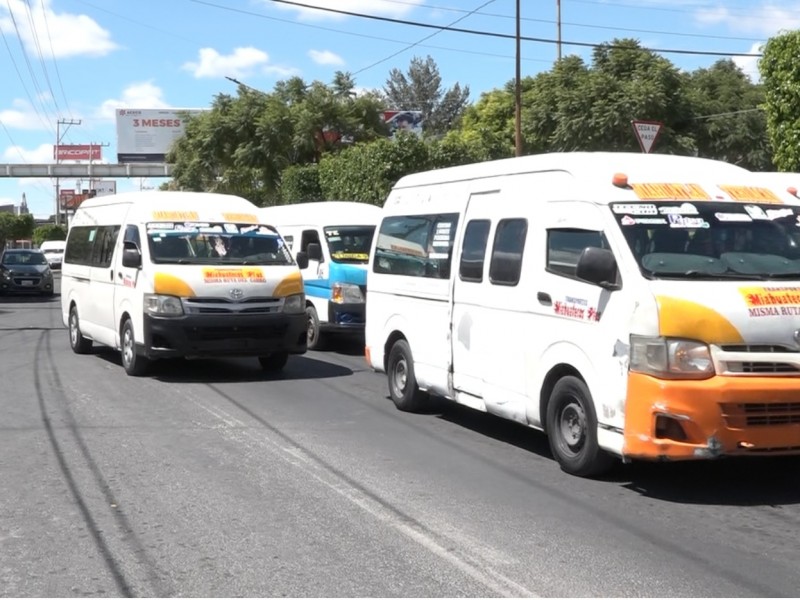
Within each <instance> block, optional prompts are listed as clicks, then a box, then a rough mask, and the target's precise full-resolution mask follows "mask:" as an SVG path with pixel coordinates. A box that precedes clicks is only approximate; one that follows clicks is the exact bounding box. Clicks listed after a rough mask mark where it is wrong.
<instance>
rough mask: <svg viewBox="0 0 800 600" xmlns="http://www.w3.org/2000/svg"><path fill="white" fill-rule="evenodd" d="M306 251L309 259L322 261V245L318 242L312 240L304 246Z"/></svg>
mask: <svg viewBox="0 0 800 600" xmlns="http://www.w3.org/2000/svg"><path fill="white" fill-rule="evenodd" d="M306 252H308V259H309V260H318V261H322V246H320V245H319V244H316V243H313V242H312V243H311V244H309V245H308V247H307V248H306Z"/></svg>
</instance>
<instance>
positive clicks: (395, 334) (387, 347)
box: [383, 330, 410, 373]
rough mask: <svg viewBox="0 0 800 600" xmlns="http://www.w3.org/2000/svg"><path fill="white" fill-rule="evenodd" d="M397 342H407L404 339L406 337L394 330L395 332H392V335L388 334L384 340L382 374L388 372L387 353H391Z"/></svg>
mask: <svg viewBox="0 0 800 600" xmlns="http://www.w3.org/2000/svg"><path fill="white" fill-rule="evenodd" d="M398 340H406V342H408V339H406V336H404V335H403V334H402V333H400V332H399V331H397V330H395V331H393V332H392V333H390V334H389V337H388V338H386V343H385V344H384V345H383V372H384V373H386V372H387V371H388V369H389V352H391V351H392V346H394V345H395V343H396V342H397V341H398ZM409 346H410V344H409Z"/></svg>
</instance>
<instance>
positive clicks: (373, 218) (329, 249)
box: [261, 201, 381, 349]
mask: <svg viewBox="0 0 800 600" xmlns="http://www.w3.org/2000/svg"><path fill="white" fill-rule="evenodd" d="M261 218H262V220H263V222H264V223H269V224H270V225H273V226H275V227H276V228H277V230H278V232H279V233H280V234H281V235H282V236H283V238H284V240H286V244H287V246H289V248H290V250H291V251H292V253H293V254H294V256H298V254H301V255H305V256H306V257H307V258H308V266H306V267H305V268H303V269H302V270H301V272H302V274H303V283H304V286H305V294H306V316H307V319H308V348H309V349H321V348H322V347H323V346H324V344H325V342H326V339H327V338H328V336H329V334H331V333H336V334H359V335H363V333H364V314H365V313H364V306H365V305H364V303H365V302H366V292H367V290H366V285H367V263H368V262H369V251H370V248H371V246H372V237H373V235H374V233H375V226H376V225H377V224H378V221H379V220H380V218H381V209H380V207H378V206H374V205H372V204H365V203H363V202H346V201H327V202H305V203H301V204H287V205H283V206H270V207H267V208H262V209H261Z"/></svg>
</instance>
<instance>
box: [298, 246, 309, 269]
mask: <svg viewBox="0 0 800 600" xmlns="http://www.w3.org/2000/svg"><path fill="white" fill-rule="evenodd" d="M296 260H297V266H298V267H300V268H301V269H306V268H308V253H306V252H303V251H302V250H301V251H300V252H298V253H297V258H296Z"/></svg>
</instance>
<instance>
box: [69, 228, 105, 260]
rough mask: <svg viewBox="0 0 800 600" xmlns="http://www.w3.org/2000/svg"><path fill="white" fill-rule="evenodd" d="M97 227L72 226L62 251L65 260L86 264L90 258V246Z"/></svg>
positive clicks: (92, 243)
mask: <svg viewBox="0 0 800 600" xmlns="http://www.w3.org/2000/svg"><path fill="white" fill-rule="evenodd" d="M97 229H98V228H97V227H72V228H71V229H70V230H69V237H68V238H67V249H66V251H65V253H64V257H65V260H66V262H68V263H74V264H76V265H88V264H89V263H90V262H91V258H92V246H93V245H94V239H95V236H96V235H97Z"/></svg>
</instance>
